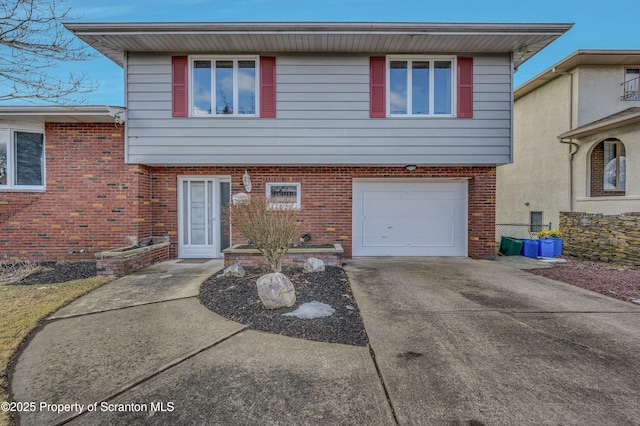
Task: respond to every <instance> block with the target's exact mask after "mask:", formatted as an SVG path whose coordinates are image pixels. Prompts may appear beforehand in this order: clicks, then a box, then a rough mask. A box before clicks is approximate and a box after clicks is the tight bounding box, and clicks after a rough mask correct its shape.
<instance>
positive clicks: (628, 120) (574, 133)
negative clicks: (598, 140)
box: [558, 112, 640, 139]
mask: <svg viewBox="0 0 640 426" xmlns="http://www.w3.org/2000/svg"><path fill="white" fill-rule="evenodd" d="M636 123H640V112H638V113H636V114H632V115H627V116H625V117H622V118H617V119H613V120H610V121H605V122H600V123H597V124H594V125H586V126H582V127H579V128H577V129H574V130H571V131H569V132H565V133H563V134H561V135H558V139H581V138H584V137H587V136H591V135H595V134H598V133H602V132H605V131H609V130H614V129H618V128H621V127H624V126H629V125H631V124H636Z"/></svg>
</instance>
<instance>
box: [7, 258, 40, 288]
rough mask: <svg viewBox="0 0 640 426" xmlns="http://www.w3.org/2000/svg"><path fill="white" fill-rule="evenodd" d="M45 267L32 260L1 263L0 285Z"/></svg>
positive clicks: (15, 280)
mask: <svg viewBox="0 0 640 426" xmlns="http://www.w3.org/2000/svg"><path fill="white" fill-rule="evenodd" d="M44 270H45V267H44V266H42V265H38V264H37V263H35V262H32V261H30V260H18V261H16V262H13V263H0V285H2V284H12V283H16V282H18V281H20V280H21V279H23V278H24V277H27V276H29V275H31V274H33V273H35V272H40V271H44Z"/></svg>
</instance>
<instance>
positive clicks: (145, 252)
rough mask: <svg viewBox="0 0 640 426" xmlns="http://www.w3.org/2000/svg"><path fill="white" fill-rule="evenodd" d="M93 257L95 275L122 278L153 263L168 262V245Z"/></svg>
mask: <svg viewBox="0 0 640 426" xmlns="http://www.w3.org/2000/svg"><path fill="white" fill-rule="evenodd" d="M120 250H122V249H120ZM95 256H96V271H97V275H116V276H118V277H122V276H124V275H127V274H131V273H133V272H136V271H138V270H140V269H142V268H146V267H147V266H151V265H153V264H155V263H158V262H162V261H165V260H169V243H168V242H164V243H159V244H153V245H150V246H146V247H140V248H135V249H132V250H129V251H120V252H118V250H112V251H106V252H100V253H96V254H95Z"/></svg>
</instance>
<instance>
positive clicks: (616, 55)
mask: <svg viewBox="0 0 640 426" xmlns="http://www.w3.org/2000/svg"><path fill="white" fill-rule="evenodd" d="M604 57H607V58H610V59H614V60H616V59H619V60H620V61H621V62H622V60H623V59H628V58H629V57H635V58H637V61H638V62H640V50H616V49H580V50H576V51H575V52H573V53H572V54H570V55H569V56H567V57H565V58H563V59H562V60H560V61H559V62H557V63H556V64H554V65H552V66H550V67H549V68H547V69H546V70H544V71H542V72H541V73H539V74H537V75H536V76H534V77H532V78H530V79H529V80H527V81H525V82H524V83H522V84H521V85H520V86H518V87H517V88H516V89H515V90H514V92H513V98H514V100H517V99H519V98H521V97H523V96H524V95H526V94H528V93H530V92H532V91H534V90H535V89H537V88H538V87H541V86H544V85H545V84H547V83H548V82H550V81H551V80H553V79H555V78H556V77H558V76H560V75H561V74H562V73H567V72H570V71H571V70H573V69H574V68H576V67H577V66H580V65H604V64H609V63H610V61H607V62H604V61H603V60H602V58H604Z"/></svg>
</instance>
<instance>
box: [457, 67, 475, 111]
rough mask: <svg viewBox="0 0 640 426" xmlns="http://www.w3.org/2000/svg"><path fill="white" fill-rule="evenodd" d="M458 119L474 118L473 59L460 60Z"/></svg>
mask: <svg viewBox="0 0 640 426" xmlns="http://www.w3.org/2000/svg"><path fill="white" fill-rule="evenodd" d="M458 118H473V58H458Z"/></svg>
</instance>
